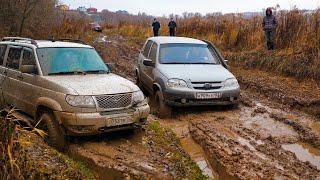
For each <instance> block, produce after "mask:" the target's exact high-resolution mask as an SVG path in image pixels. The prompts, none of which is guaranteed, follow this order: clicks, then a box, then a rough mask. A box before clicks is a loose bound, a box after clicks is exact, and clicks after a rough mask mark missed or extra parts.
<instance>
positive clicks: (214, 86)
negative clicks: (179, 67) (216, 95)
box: [191, 81, 223, 90]
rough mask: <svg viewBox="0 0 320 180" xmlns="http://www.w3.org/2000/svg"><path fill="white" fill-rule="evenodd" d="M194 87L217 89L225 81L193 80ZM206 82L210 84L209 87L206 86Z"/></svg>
mask: <svg viewBox="0 0 320 180" xmlns="http://www.w3.org/2000/svg"><path fill="white" fill-rule="evenodd" d="M191 83H192V86H193V88H194V89H198V90H215V89H220V88H222V86H223V84H222V83H223V82H220V81H219V82H218V81H216V82H191ZM206 84H209V85H210V86H209V87H205V86H206Z"/></svg>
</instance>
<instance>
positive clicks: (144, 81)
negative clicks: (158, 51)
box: [139, 40, 153, 90]
mask: <svg viewBox="0 0 320 180" xmlns="http://www.w3.org/2000/svg"><path fill="white" fill-rule="evenodd" d="M152 44H153V41H151V40H149V41H148V42H147V43H146V45H145V47H144V49H143V51H142V53H140V57H139V69H140V78H141V79H140V80H141V82H142V84H143V85H144V86H145V87H146V88H147V89H148V90H150V89H149V87H150V85H148V82H149V81H148V75H147V73H148V69H150V67H148V66H145V65H144V64H143V61H144V60H145V59H148V58H149V52H150V49H151V46H152ZM151 90H152V89H151Z"/></svg>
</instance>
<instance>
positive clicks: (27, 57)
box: [21, 48, 36, 65]
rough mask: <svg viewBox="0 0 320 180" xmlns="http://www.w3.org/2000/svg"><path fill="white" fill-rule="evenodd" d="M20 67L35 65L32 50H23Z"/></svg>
mask: <svg viewBox="0 0 320 180" xmlns="http://www.w3.org/2000/svg"><path fill="white" fill-rule="evenodd" d="M21 65H36V61H35V58H34V54H33V50H32V49H31V48H26V49H23V55H22V62H21Z"/></svg>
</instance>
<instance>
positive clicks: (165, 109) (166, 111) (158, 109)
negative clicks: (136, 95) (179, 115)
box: [155, 91, 172, 118]
mask: <svg viewBox="0 0 320 180" xmlns="http://www.w3.org/2000/svg"><path fill="white" fill-rule="evenodd" d="M155 113H156V115H157V116H158V117H159V118H171V116H172V108H171V107H170V106H168V105H167V104H166V103H165V100H164V97H163V94H162V92H161V91H157V92H156V94H155Z"/></svg>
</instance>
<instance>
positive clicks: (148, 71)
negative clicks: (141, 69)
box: [145, 43, 158, 90]
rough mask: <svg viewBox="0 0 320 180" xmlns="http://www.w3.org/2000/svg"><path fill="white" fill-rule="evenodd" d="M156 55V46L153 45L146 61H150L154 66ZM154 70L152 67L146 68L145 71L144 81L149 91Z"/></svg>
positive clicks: (151, 86)
mask: <svg viewBox="0 0 320 180" xmlns="http://www.w3.org/2000/svg"><path fill="white" fill-rule="evenodd" d="M157 54H158V44H157V43H153V44H152V46H151V49H150V52H149V57H148V59H150V60H151V61H152V63H153V64H156V60H157ZM154 68H155V67H154V66H146V71H145V72H146V76H147V78H146V81H147V84H148V88H150V89H151V90H153V82H154V74H153V70H154Z"/></svg>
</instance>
